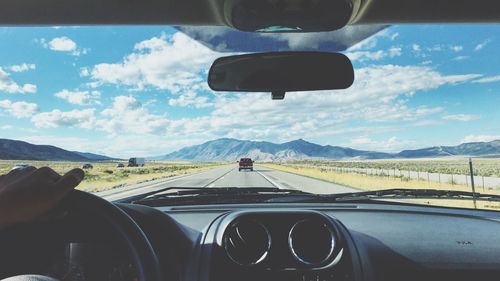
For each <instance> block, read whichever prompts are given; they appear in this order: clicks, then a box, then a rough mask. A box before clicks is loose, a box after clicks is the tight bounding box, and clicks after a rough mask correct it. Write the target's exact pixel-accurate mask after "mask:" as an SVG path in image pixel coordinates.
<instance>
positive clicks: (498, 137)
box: [461, 135, 500, 143]
mask: <svg viewBox="0 0 500 281" xmlns="http://www.w3.org/2000/svg"><path fill="white" fill-rule="evenodd" d="M494 140H500V135H496V136H495V135H468V136H465V137H464V138H463V139H462V141H461V143H468V142H489V141H494Z"/></svg>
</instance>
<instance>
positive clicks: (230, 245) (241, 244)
mask: <svg viewBox="0 0 500 281" xmlns="http://www.w3.org/2000/svg"><path fill="white" fill-rule="evenodd" d="M223 239H224V240H223V243H224V249H225V250H226V253H227V255H228V257H229V258H230V259H231V260H232V261H233V262H235V263H237V264H239V265H243V266H252V265H256V264H259V263H261V262H262V261H263V260H265V259H266V257H267V255H268V253H269V249H270V248H271V235H270V234H269V231H268V229H267V228H266V227H265V226H264V225H262V224H261V223H259V222H257V221H254V220H240V221H237V222H234V223H232V224H231V225H230V226H229V227H228V228H227V229H226V231H225V233H224V237H223Z"/></svg>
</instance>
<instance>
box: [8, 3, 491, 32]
mask: <svg viewBox="0 0 500 281" xmlns="http://www.w3.org/2000/svg"><path fill="white" fill-rule="evenodd" d="M224 1H225V0H0V25H4V26H11V25H100V24H113V25H150V24H168V25H210V26H214V25H227V21H226V20H225V18H224V15H223V6H224ZM353 2H354V13H353V15H352V17H351V19H350V21H349V24H350V25H354V24H395V23H426V22H455V23H460V22H463V23H468V22H481V23H487V22H495V23H498V22H500V1H498V0H353Z"/></svg>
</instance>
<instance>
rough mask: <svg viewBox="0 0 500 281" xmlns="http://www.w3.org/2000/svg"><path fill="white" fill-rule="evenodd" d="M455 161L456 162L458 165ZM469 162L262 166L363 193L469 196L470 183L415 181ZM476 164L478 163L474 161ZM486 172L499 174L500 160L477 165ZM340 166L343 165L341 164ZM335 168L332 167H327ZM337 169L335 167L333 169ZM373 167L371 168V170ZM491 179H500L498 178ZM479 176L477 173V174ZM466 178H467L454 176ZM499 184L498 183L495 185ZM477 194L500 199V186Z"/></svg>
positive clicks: (469, 204)
mask: <svg viewBox="0 0 500 281" xmlns="http://www.w3.org/2000/svg"><path fill="white" fill-rule="evenodd" d="M455 161H456V162H455ZM467 161H468V159H466V160H464V159H455V160H451V159H447V160H442V159H436V160H433V159H425V160H422V161H418V160H399V161H396V160H390V161H356V162H347V161H343V162H326V161H315V162H313V163H311V161H301V162H291V163H279V164H277V163H262V164H259V165H261V166H265V167H269V168H272V169H276V170H281V171H284V172H288V173H293V174H297V175H302V176H306V177H311V178H315V179H319V180H324V181H328V182H333V183H336V184H341V185H345V186H349V187H353V188H356V189H359V190H360V191H369V190H380V189H392V188H402V189H439V190H456V191H467V192H470V191H472V190H471V186H470V183H469V184H467V182H465V184H463V183H462V184H460V183H457V182H456V181H454V180H452V181H451V182H447V181H445V180H443V181H441V182H438V181H433V180H429V179H430V178H428V177H425V176H422V177H421V178H419V179H416V178H413V176H414V173H415V172H416V171H415V170H417V171H418V170H419V169H420V171H425V169H428V170H430V171H433V172H438V171H440V172H450V171H451V170H450V169H453V170H452V171H456V172H465V171H466V168H465V166H464V163H463V162H466V163H467V165H468V162H467ZM474 162H476V160H474ZM477 162H478V163H480V165H478V166H480V167H481V168H482V169H483V171H496V172H494V173H498V169H499V165H500V161H499V160H498V159H481V161H477ZM339 163H340V164H339ZM445 163H448V164H453V166H451V167H452V168H450V167H446V166H445ZM328 165H332V166H328ZM333 165H335V166H333ZM337 165H339V166H341V168H340V167H338V169H327V168H326V167H337ZM368 167H370V168H368ZM403 168H406V169H415V170H413V172H410V175H411V176H412V177H408V176H406V175H407V174H406V173H404V172H403V173H398V172H396V173H394V174H393V173H391V172H389V171H393V170H396V171H403V170H398V169H403ZM350 169H375V170H378V171H379V172H376V173H373V174H368V173H361V172H359V170H350ZM494 173H492V174H490V173H488V175H495V176H496V175H498V174H494ZM435 174H439V172H438V173H428V175H435ZM474 174H476V173H474ZM445 175H446V174H441V176H442V179H443V178H445ZM455 176H463V177H465V176H466V175H455ZM481 177H482V176H475V177H474V178H475V179H476V178H477V179H479V178H481ZM489 178H493V179H498V178H497V177H489ZM494 183H495V184H496V181H495V182H494ZM476 192H480V193H487V194H496V195H500V185H498V186H496V187H491V186H490V187H485V188H484V189H483V188H482V186H481V182H476ZM402 202H409V203H415V204H424V205H433V206H447V207H455V208H478V209H485V210H495V211H499V210H500V202H489V201H477V205H476V206H474V203H473V201H472V200H447V199H412V200H403V201H402Z"/></svg>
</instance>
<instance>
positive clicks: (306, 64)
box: [208, 52, 354, 99]
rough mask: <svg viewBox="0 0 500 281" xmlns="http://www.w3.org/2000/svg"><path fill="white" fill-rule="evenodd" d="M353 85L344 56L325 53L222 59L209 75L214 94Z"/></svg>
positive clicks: (277, 96) (277, 94) (280, 92)
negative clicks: (216, 92)
mask: <svg viewBox="0 0 500 281" xmlns="http://www.w3.org/2000/svg"><path fill="white" fill-rule="evenodd" d="M353 82H354V69H353V67H352V63H351V61H350V60H349V59H348V58H347V57H346V56H345V55H343V54H339V53H325V52H277V53H256V54H248V55H238V56H229V57H222V58H219V59H217V60H215V62H214V63H213V65H212V67H211V68H210V71H209V73H208V85H209V87H210V88H211V89H212V90H214V91H234V92H272V93H273V95H272V97H273V99H283V98H284V96H285V92H292V91H317V90H338V89H347V88H349V87H350V86H351V85H352V83H353Z"/></svg>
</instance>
